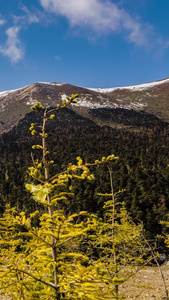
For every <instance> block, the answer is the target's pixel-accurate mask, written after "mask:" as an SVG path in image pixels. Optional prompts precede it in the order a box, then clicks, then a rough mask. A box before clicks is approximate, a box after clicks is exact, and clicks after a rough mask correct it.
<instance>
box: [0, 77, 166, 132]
mask: <svg viewBox="0 0 169 300" xmlns="http://www.w3.org/2000/svg"><path fill="white" fill-rule="evenodd" d="M71 94H79V96H80V97H79V101H78V103H77V104H75V105H74V106H73V107H72V108H71V109H73V110H74V111H76V112H77V113H78V114H80V115H82V116H84V117H88V118H90V119H92V120H94V121H95V122H96V123H98V124H104V125H108V124H107V122H108V120H105V119H104V118H101V115H102V114H101V113H100V111H105V109H106V110H110V109H115V108H124V109H128V110H135V111H141V112H143V111H144V112H146V113H150V114H153V115H155V116H157V117H158V118H161V119H162V120H165V121H169V79H165V80H161V81H156V82H151V83H146V84H141V85H136V86H129V87H117V88H108V89H94V88H93V89H91V88H90V89H89V88H83V87H78V86H73V85H70V84H62V83H47V82H46V83H45V82H39V83H34V84H32V85H29V86H26V87H23V88H20V89H17V90H11V91H5V92H1V93H0V134H1V133H3V132H6V131H9V130H10V129H11V128H12V127H13V126H14V125H16V124H18V122H19V120H20V119H22V118H24V116H25V114H26V113H28V112H30V106H31V105H33V104H34V103H36V102H37V101H39V102H41V104H42V105H43V106H45V107H46V106H56V104H58V103H61V101H62V100H63V99H65V98H66V96H69V95H71ZM98 108H99V110H97V111H98V112H99V114H98V115H97V113H96V112H97V111H96V109H98ZM93 111H94V112H93ZM109 123H110V122H109ZM114 123H116V122H114ZM111 125H113V124H111ZM115 125H117V124H115Z"/></svg>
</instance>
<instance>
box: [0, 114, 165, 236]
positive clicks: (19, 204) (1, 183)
mask: <svg viewBox="0 0 169 300" xmlns="http://www.w3.org/2000/svg"><path fill="white" fill-rule="evenodd" d="M92 113H93V114H96V113H97V114H100V117H99V118H104V119H105V118H107V119H108V120H109V121H111V124H112V127H111V126H98V125H96V123H94V122H93V121H91V120H89V119H87V118H83V117H81V116H79V115H78V114H76V113H75V112H73V111H72V110H70V109H65V110H64V112H62V111H60V112H59V113H58V114H57V116H56V119H55V120H53V121H51V122H49V125H48V128H47V131H48V132H49V137H48V139H47V141H48V148H49V149H50V154H49V156H50V155H51V159H53V160H54V161H55V165H54V166H53V167H52V168H55V167H56V166H57V171H58V172H59V171H62V170H64V169H65V167H66V166H67V165H68V164H69V163H70V162H71V163H74V162H75V161H76V157H77V156H81V157H82V159H83V160H84V162H93V161H94V160H95V159H100V158H101V157H103V156H108V155H110V154H112V153H113V154H115V155H116V156H119V158H120V159H119V161H118V163H117V164H116V165H114V170H113V183H114V190H115V192H117V191H118V190H124V191H123V193H121V194H120V196H119V201H125V202H126V204H127V209H128V210H129V211H130V212H131V215H132V217H133V218H134V220H135V222H137V221H139V220H142V221H143V222H144V227H145V229H146V230H147V231H148V232H149V235H150V236H151V235H154V234H157V233H161V230H162V228H161V225H160V223H159V221H160V220H161V219H163V220H165V219H167V216H168V212H169V167H168V164H169V130H168V124H167V123H165V122H162V121H161V120H159V119H158V118H156V117H154V116H152V115H149V114H145V113H143V112H140V113H138V112H137V113H135V112H134V111H128V110H123V109H114V110H101V109H99V110H96V111H93V112H92ZM96 117H98V115H96ZM39 122H40V118H39V116H38V114H35V113H34V112H31V113H29V114H27V115H26V117H25V118H24V119H23V120H21V121H20V123H19V124H18V126H16V127H14V128H13V129H12V130H11V131H10V132H8V133H6V134H3V135H2V136H1V138H0V153H1V159H0V169H1V172H0V210H1V213H2V212H3V211H4V208H5V204H6V203H11V204H12V205H13V206H15V207H16V208H17V209H18V210H24V211H25V212H26V213H29V212H31V211H34V209H35V208H36V206H37V205H38V206H39V204H37V203H35V201H34V200H33V199H32V198H31V195H30V194H29V193H28V191H26V189H25V182H29V180H30V178H29V176H28V174H27V168H28V167H29V166H31V165H32V161H31V147H32V145H33V144H34V143H35V139H37V138H35V137H33V136H31V134H30V131H29V127H30V124H31V123H39ZM120 122H121V124H123V125H125V124H126V125H127V126H129V127H130V130H129V129H125V128H124V127H123V126H122V128H119V129H118V128H115V126H114V125H113V124H114V123H119V124H120ZM36 158H37V157H34V159H36ZM51 171H52V170H51ZM55 171H56V169H55ZM92 171H93V173H94V175H95V180H94V181H92V182H84V181H75V180H74V182H72V186H73V192H74V193H75V197H74V198H73V199H70V203H69V208H68V209H69V210H70V213H72V212H74V211H75V210H76V211H77V210H78V211H80V210H87V211H89V212H91V211H92V212H95V213H97V214H98V215H102V207H103V202H104V200H105V199H104V198H103V197H99V196H98V193H105V192H106V191H109V190H110V187H109V180H108V176H109V174H108V172H107V169H106V168H105V167H104V166H103V167H99V168H97V167H93V169H92ZM38 208H39V209H40V207H38Z"/></svg>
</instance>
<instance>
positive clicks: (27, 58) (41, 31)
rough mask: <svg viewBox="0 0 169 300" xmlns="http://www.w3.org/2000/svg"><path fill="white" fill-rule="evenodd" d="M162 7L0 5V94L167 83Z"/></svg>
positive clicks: (80, 0) (167, 34)
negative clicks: (55, 85) (53, 86)
mask: <svg viewBox="0 0 169 300" xmlns="http://www.w3.org/2000/svg"><path fill="white" fill-rule="evenodd" d="M168 16H169V1H168V0H162V1H159V0H138V1H135V0H7V1H4V0H0V91H4V90H9V89H17V88H20V87H23V86H25V85H29V84H32V83H34V82H39V81H40V82H43V81H45V82H64V83H71V84H74V85H79V86H84V87H100V88H106V87H116V86H127V85H135V84H141V83H145V82H150V81H155V80H160V79H164V78H167V77H169V18H168Z"/></svg>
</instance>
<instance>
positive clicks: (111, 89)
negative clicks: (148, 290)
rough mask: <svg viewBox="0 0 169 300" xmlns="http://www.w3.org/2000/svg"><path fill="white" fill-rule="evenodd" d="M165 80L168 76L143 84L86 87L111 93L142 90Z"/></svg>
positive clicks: (168, 79)
mask: <svg viewBox="0 0 169 300" xmlns="http://www.w3.org/2000/svg"><path fill="white" fill-rule="evenodd" d="M167 82H169V78H167V79H164V80H159V81H154V82H148V83H144V84H138V85H130V86H122V87H114V88H105V89H101V88H88V90H91V91H95V92H99V93H103V94H105V93H111V92H114V91H116V90H131V91H144V90H146V89H150V88H152V87H154V86H157V85H160V84H163V83H167Z"/></svg>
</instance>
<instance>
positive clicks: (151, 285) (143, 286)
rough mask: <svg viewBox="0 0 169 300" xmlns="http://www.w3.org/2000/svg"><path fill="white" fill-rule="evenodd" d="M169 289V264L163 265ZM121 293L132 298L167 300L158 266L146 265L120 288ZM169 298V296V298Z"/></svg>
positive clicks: (136, 299) (131, 299) (132, 299)
mask: <svg viewBox="0 0 169 300" xmlns="http://www.w3.org/2000/svg"><path fill="white" fill-rule="evenodd" d="M161 269H162V272H163V276H164V279H165V283H166V287H167V289H168V291H169V265H167V264H166V265H163V266H162V267H161ZM119 292H120V295H121V296H122V295H123V296H126V298H125V299H130V300H165V299H167V298H165V291H164V285H163V282H162V278H161V275H160V272H159V269H158V268H157V267H145V268H144V269H142V270H140V271H139V272H138V273H137V274H136V275H135V276H134V277H132V278H130V280H128V281H127V282H126V283H124V284H122V286H120V288H119ZM168 299H169V298H168Z"/></svg>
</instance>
